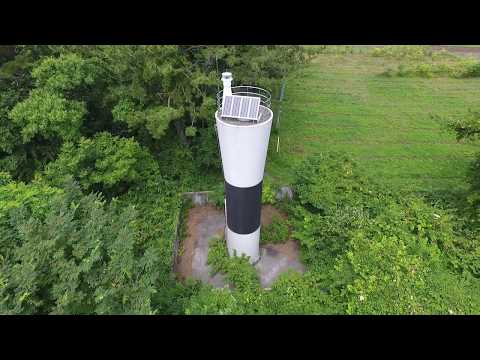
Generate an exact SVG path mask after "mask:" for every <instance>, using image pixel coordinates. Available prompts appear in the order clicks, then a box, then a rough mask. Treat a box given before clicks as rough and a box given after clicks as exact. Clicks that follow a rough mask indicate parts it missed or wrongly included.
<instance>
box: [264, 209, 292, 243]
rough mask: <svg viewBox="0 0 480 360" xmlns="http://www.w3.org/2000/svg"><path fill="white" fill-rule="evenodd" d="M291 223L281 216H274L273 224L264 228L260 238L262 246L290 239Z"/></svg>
mask: <svg viewBox="0 0 480 360" xmlns="http://www.w3.org/2000/svg"><path fill="white" fill-rule="evenodd" d="M289 233H290V228H289V222H288V220H287V219H284V218H282V217H281V216H280V215H276V214H275V215H273V216H272V222H271V223H270V224H269V225H267V226H262V232H261V237H260V243H261V244H278V243H283V242H285V241H287V240H288V239H289Z"/></svg>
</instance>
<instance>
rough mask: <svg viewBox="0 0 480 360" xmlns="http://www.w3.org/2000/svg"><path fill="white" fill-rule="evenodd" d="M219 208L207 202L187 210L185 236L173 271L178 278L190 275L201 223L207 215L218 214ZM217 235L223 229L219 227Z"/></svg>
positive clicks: (182, 278) (220, 233)
mask: <svg viewBox="0 0 480 360" xmlns="http://www.w3.org/2000/svg"><path fill="white" fill-rule="evenodd" d="M219 211H220V210H218V209H217V208H216V207H215V206H213V205H211V204H208V205H205V206H195V207H192V208H191V209H189V210H188V217H187V236H186V238H185V239H183V240H182V242H181V244H180V254H179V257H178V261H177V264H176V265H175V273H176V274H177V277H178V278H179V279H180V280H185V279H186V278H187V277H192V262H193V256H194V254H195V248H196V246H197V241H198V239H199V238H200V232H201V230H202V226H203V223H205V221H206V219H208V218H209V217H214V216H216V215H218V213H219ZM217 234H218V235H219V236H221V235H223V229H219V231H218V233H217Z"/></svg>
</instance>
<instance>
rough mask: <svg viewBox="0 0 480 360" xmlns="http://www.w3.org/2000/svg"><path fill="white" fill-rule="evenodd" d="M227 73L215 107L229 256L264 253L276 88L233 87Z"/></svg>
mask: <svg viewBox="0 0 480 360" xmlns="http://www.w3.org/2000/svg"><path fill="white" fill-rule="evenodd" d="M232 80H233V78H232V74H231V73H228V72H226V73H223V74H222V81H223V90H222V91H220V92H219V93H218V95H217V106H218V110H217V112H216V113H215V119H216V127H217V133H218V140H219V144H220V152H221V156H222V164H223V174H224V177H225V217H226V228H225V237H226V241H227V247H228V252H229V254H230V256H234V255H237V256H241V255H246V256H248V257H249V258H250V262H251V263H256V262H257V261H258V260H259V259H260V216H261V206H262V183H263V173H264V169H265V160H266V158H267V150H268V142H269V138H270V130H271V127H272V118H273V113H272V110H270V106H271V94H270V93H269V92H268V91H266V90H264V89H261V88H258V87H253V86H236V87H232Z"/></svg>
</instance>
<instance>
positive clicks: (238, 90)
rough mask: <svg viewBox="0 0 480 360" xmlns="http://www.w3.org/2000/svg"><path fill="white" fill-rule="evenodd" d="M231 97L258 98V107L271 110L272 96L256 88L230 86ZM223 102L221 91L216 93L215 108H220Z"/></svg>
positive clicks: (266, 91) (268, 92)
mask: <svg viewBox="0 0 480 360" xmlns="http://www.w3.org/2000/svg"><path fill="white" fill-rule="evenodd" d="M232 95H237V96H256V97H259V98H260V105H262V106H265V107H267V108H269V109H270V108H271V106H272V94H271V93H270V91H268V90H265V89H262V88H259V87H256V86H247V85H242V86H232ZM222 101H223V90H221V91H219V92H218V93H217V108H218V109H220V108H221V107H222Z"/></svg>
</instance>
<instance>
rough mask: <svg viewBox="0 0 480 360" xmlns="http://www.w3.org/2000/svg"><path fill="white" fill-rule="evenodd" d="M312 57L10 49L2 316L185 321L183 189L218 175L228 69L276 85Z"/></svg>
mask: <svg viewBox="0 0 480 360" xmlns="http://www.w3.org/2000/svg"><path fill="white" fill-rule="evenodd" d="M272 59H275V61H272ZM304 62H305V54H304V51H303V49H302V48H301V47H299V46H201V45H180V46H176V45H169V46H143V45H129V46H106V45H105V46H58V45H55V46H1V47H0V237H1V239H0V242H1V245H2V246H1V248H0V268H1V270H0V274H1V275H0V313H9V314H123V313H134V314H154V313H157V314H170V313H171V314H178V313H183V312H184V304H185V301H186V300H185V299H187V298H189V297H190V296H191V295H192V293H194V292H195V291H196V289H197V288H196V286H197V285H195V284H194V285H192V286H188V285H186V286H184V285H182V284H179V283H177V282H175V281H174V279H173V274H171V268H172V250H173V240H174V238H175V229H176V221H177V219H178V214H179V211H180V207H181V200H180V196H179V194H180V193H182V192H184V191H187V190H191V189H192V187H195V189H198V188H203V187H205V188H206V189H208V188H211V187H213V186H215V185H216V184H219V183H220V181H221V165H220V159H219V155H218V148H217V141H216V138H215V136H216V134H215V131H214V129H213V112H214V111H215V109H216V103H215V94H216V92H217V91H218V81H219V79H220V73H221V72H222V71H226V70H229V71H232V72H234V73H235V81H236V82H238V83H244V82H245V83H249V84H252V85H258V86H263V87H267V88H270V87H272V86H276V84H277V82H278V81H279V80H280V79H282V78H283V77H285V76H286V75H287V74H288V73H289V72H290V71H291V70H293V69H295V68H297V67H298V66H300V65H302V64H303V63H304Z"/></svg>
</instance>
